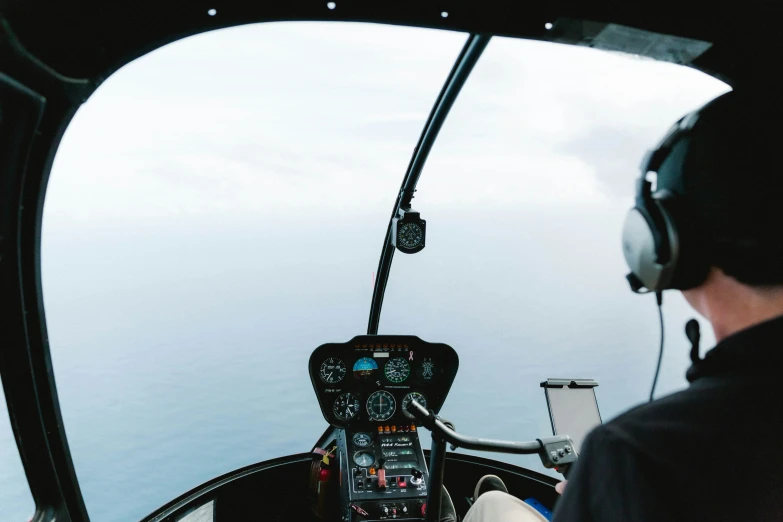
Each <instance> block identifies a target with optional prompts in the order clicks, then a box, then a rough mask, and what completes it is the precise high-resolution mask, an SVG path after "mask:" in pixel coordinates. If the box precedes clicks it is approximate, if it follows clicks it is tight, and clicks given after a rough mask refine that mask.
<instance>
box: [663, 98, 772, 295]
mask: <svg viewBox="0 0 783 522" xmlns="http://www.w3.org/2000/svg"><path fill="white" fill-rule="evenodd" d="M781 158H783V110H781V103H780V98H779V95H777V94H773V93H769V92H766V93H765V92H760V91H756V90H748V91H744V92H743V91H737V92H730V93H727V94H724V95H723V96H720V97H718V98H717V99H715V100H713V101H712V102H710V103H709V104H707V105H706V106H705V107H704V108H702V110H701V111H700V113H699V118H698V120H697V122H696V124H695V126H694V127H693V129H692V131H691V132H690V134H688V135H687V137H686V138H685V139H683V140H682V141H681V142H679V143H678V144H677V145H675V147H674V149H673V150H672V152H671V154H670V155H669V157H668V158H667V159H666V160H665V161H664V162H663V164H662V165H661V168H660V169H659V172H658V187H659V188H661V187H666V188H670V189H671V190H673V191H674V192H677V193H679V194H680V195H681V196H682V198H683V200H684V201H683V203H684V209H685V217H686V218H687V219H688V220H691V221H692V222H691V224H690V225H691V226H692V227H693V232H695V234H694V235H692V236H691V237H696V238H697V239H696V241H697V242H698V246H699V248H700V249H701V251H702V253H703V254H704V255H705V256H706V261H707V262H708V263H709V264H710V265H711V266H715V267H718V268H720V269H722V270H723V271H724V272H725V273H726V274H727V275H730V276H732V277H734V278H735V279H737V280H738V281H740V282H742V283H745V284H748V285H753V286H773V285H783V168H782V167H781V164H782V163H783V161H781Z"/></svg>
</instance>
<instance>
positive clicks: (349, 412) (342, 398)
mask: <svg viewBox="0 0 783 522" xmlns="http://www.w3.org/2000/svg"><path fill="white" fill-rule="evenodd" d="M361 407H362V404H361V403H360V402H359V397H357V396H356V395H354V394H353V393H341V394H340V395H338V396H337V398H336V399H335V400H334V405H333V406H332V413H334V416H335V417H337V418H338V419H340V420H342V421H349V420H351V419H353V418H354V417H356V414H357V413H359V410H360V409H361Z"/></svg>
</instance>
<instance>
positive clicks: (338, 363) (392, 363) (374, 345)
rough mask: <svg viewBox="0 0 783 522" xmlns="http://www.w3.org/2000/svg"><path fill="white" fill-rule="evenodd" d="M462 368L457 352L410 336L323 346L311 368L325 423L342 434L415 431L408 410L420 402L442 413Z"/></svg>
mask: <svg viewBox="0 0 783 522" xmlns="http://www.w3.org/2000/svg"><path fill="white" fill-rule="evenodd" d="M458 368H459V357H458V356H457V352H455V351H454V349H453V348H452V347H450V346H448V345H446V344H442V343H428V342H426V341H422V340H421V339H419V338H418V337H416V336H410V335H360V336H357V337H354V338H353V339H351V340H350V341H348V342H347V343H329V344H323V345H321V346H319V347H318V348H316V350H315V351H314V352H313V354H312V355H311V356H310V364H309V370H310V380H311V382H312V383H313V388H314V389H315V394H316V396H317V397H318V403H319V405H320V406H321V412H322V413H323V416H324V419H326V421H327V422H328V423H329V424H331V425H332V426H335V427H338V428H349V427H353V428H356V427H358V426H362V427H367V426H368V425H371V426H380V427H383V428H385V427H386V426H391V427H393V428H396V426H397V425H398V424H400V423H403V424H404V425H406V426H410V425H414V424H415V421H414V419H413V418H412V417H410V416H409V415H408V413H407V411H405V406H406V405H407V404H408V403H409V402H410V401H411V400H412V399H415V400H416V401H418V402H419V403H420V404H422V406H425V407H427V408H429V409H431V410H434V411H435V412H437V411H439V410H440V408H441V406H443V402H444V401H445V400H446V395H447V394H448V392H449V389H450V388H451V384H452V383H453V382H454V378H455V377H456V375H457V369H458ZM387 430H388V428H387ZM373 431H375V430H373ZM378 431H380V430H378Z"/></svg>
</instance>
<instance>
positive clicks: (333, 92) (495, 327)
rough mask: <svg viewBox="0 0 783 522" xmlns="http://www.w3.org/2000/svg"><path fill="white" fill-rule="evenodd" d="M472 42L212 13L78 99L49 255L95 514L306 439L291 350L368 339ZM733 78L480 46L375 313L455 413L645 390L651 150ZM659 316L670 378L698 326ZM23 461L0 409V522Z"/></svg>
mask: <svg viewBox="0 0 783 522" xmlns="http://www.w3.org/2000/svg"><path fill="white" fill-rule="evenodd" d="M465 39H466V35H464V34H459V33H450V32H441V31H435V30H425V29H414V28H402V27H385V26H379V25H370V24H320V23H274V24H262V25H250V26H243V27H238V28H232V29H224V30H220V31H215V32H212V33H209V34H203V35H198V36H194V37H191V38H187V39H185V40H182V41H180V42H176V43H174V44H171V45H169V46H166V47H165V48H162V49H159V50H157V51H154V52H152V53H150V54H148V55H147V56H144V57H142V58H140V59H138V60H136V61H135V62H133V63H131V64H128V65H127V66H125V67H123V68H122V69H121V70H119V71H118V72H116V73H115V74H114V75H112V76H111V77H110V78H108V79H107V81H106V82H105V83H104V84H103V85H101V86H100V88H99V89H98V90H97V92H96V93H95V94H94V95H93V96H92V97H91V98H90V99H89V100H88V101H87V103H85V104H84V106H83V107H82V108H81V109H80V110H79V112H78V113H77V114H76V116H75V118H74V120H73V122H72V124H71V125H70V127H69V128H68V130H67V131H66V134H65V136H64V138H63V141H62V144H61V146H60V150H59V151H58V153H57V156H56V158H55V162H54V166H53V169H52V174H51V178H50V183H49V187H48V192H47V201H46V205H45V208H44V229H43V239H42V271H43V290H44V302H45V308H46V314H47V322H48V329H49V336H50V340H51V344H52V348H51V349H52V357H53V361H54V367H55V375H56V378H57V380H58V389H59V393H60V400H61V405H62V409H63V415H64V420H65V423H66V429H67V432H68V436H69V441H70V444H71V449H72V452H73V455H74V461H75V465H76V469H77V474H78V475H79V479H80V483H81V485H82V488H83V491H84V494H85V498H86V499H87V504H88V509H90V511H91V513H92V514H93V519H95V520H127V519H128V518H131V519H132V518H134V517H135V518H140V517H141V516H143V515H144V514H146V513H148V512H149V511H151V510H152V509H154V508H155V507H157V506H159V505H161V504H163V503H164V502H166V501H167V500H169V499H171V498H173V497H174V496H176V495H178V494H180V493H181V492H183V491H185V490H186V489H188V488H190V487H193V486H195V485H197V484H199V483H200V482H203V481H205V480H208V479H209V478H211V477H214V476H215V475H217V474H219V473H223V472H226V471H229V470H230V469H234V468H236V467H239V466H242V465H246V464H249V463H252V462H255V461H258V460H263V459H265V458H272V457H275V456H279V455H280V454H284V453H294V452H296V451H301V450H302V449H303V448H304V449H307V448H308V444H312V441H313V440H315V438H316V437H317V436H318V435H319V434H320V431H322V430H323V427H324V425H323V424H324V422H323V419H322V418H320V417H319V414H318V410H317V405H316V404H315V398H314V396H313V395H312V392H311V390H309V389H308V385H309V383H308V382H307V379H306V377H305V376H304V375H303V374H302V370H303V368H305V361H306V360H307V357H308V356H309V353H310V351H311V350H312V349H314V348H315V347H316V346H318V345H319V344H321V343H322V342H342V341H345V340H347V339H349V338H350V337H352V336H353V335H356V334H360V333H363V331H364V329H365V328H366V320H367V314H368V311H369V302H370V296H371V293H372V286H371V282H372V277H373V273H374V271H375V269H376V267H377V261H378V255H379V253H380V248H381V242H382V240H383V237H384V234H385V231H386V225H387V223H388V219H389V214H390V213H391V208H392V205H393V203H394V200H395V197H396V194H397V191H398V190H399V185H400V182H401V180H402V177H403V175H404V172H405V169H406V167H407V165H408V162H409V160H410V156H411V154H412V152H413V148H414V146H415V144H416V142H417V140H418V137H419V134H420V132H421V129H422V126H423V124H424V122H425V120H426V118H427V115H428V113H429V110H430V108H431V106H432V103H433V102H434V100H435V99H436V97H437V95H438V92H439V90H440V87H441V85H442V83H443V81H444V80H445V78H446V76H447V74H448V72H449V70H450V68H451V65H452V63H453V61H454V59H455V58H456V57H457V55H458V53H459V51H460V49H461V46H462V45H463V43H464V42H465ZM727 90H728V87H727V86H726V85H725V84H723V83H721V82H719V81H717V80H715V79H713V78H710V77H709V76H706V75H704V74H702V73H700V72H698V71H695V70H692V69H688V68H685V67H680V66H675V65H672V64H665V63H657V62H653V61H650V60H648V59H644V58H639V57H635V56H626V55H620V54H617V53H606V52H601V51H597V50H593V49H585V48H574V47H569V46H564V45H558V44H550V43H541V42H526V41H519V40H513V39H506V38H494V39H493V40H492V41H491V42H490V44H489V46H488V47H487V49H486V51H485V52H484V55H483V56H482V58H481V60H480V61H479V63H478V64H477V65H476V67H475V70H474V72H473V75H472V76H471V77H470V79H469V80H468V82H467V84H466V85H465V87H464V89H463V91H462V93H461V95H460V97H459V98H458V100H457V101H456V103H455V105H454V108H453V110H452V112H451V114H450V115H449V117H448V119H447V121H446V123H445V125H444V127H443V129H442V131H441V134H440V137H439V139H438V141H437V142H436V144H435V146H434V148H433V151H432V153H431V156H430V159H429V161H428V163H427V166H426V167H425V169H424V172H423V175H422V178H421V181H420V183H419V186H418V192H417V194H416V198H415V199H414V202H413V205H414V208H416V209H417V210H419V211H420V212H421V213H422V217H423V218H424V219H427V221H428V238H427V248H425V250H424V251H423V252H422V253H421V254H416V255H415V256H403V255H397V256H396V257H395V261H394V266H393V268H392V275H391V278H390V283H389V287H388V290H387V298H386V302H385V306H384V313H383V316H382V319H381V327H380V331H381V333H414V334H416V335H419V336H421V337H422V338H423V339H426V340H428V341H432V342H440V341H442V342H447V343H450V344H452V346H454V347H455V348H456V349H457V350H458V352H459V353H460V357H461V361H462V363H461V370H460V375H459V376H458V378H457V382H456V383H455V386H454V387H453V388H452V392H451V395H450V398H449V401H447V404H446V407H448V408H449V410H448V417H449V418H451V419H452V420H456V421H457V425H458V427H459V426H484V427H485V428H484V429H485V430H486V433H482V434H478V433H477V434H476V435H485V436H496V437H498V438H505V439H507V438H510V435H509V431H510V430H512V429H513V430H515V431H514V432H515V433H520V434H529V435H530V437H528V438H533V436H537V435H538V431H540V430H542V429H547V423H548V419H547V418H546V413H545V410H542V406H543V400H542V399H541V398H540V397H539V396H538V395H539V394H540V390H539V389H538V380H541V378H547V377H562V376H565V375H571V376H573V375H580V376H585V377H593V378H597V379H599V382H600V383H601V387H599V392H598V393H599V404H601V406H602V413H603V414H604V415H605V418H611V417H612V416H614V415H616V414H617V413H619V412H621V411H622V410H624V409H626V408H628V407H630V406H632V405H633V404H635V403H638V402H640V401H641V400H644V398H645V397H646V394H647V393H649V379H650V377H651V374H652V371H653V363H654V360H655V358H656V356H657V351H656V350H657V331H658V330H657V329H658V325H657V323H656V320H657V316H656V315H655V314H654V307H653V305H652V303H651V302H650V301H649V300H646V301H645V300H643V298H639V297H637V296H633V295H631V294H630V292H628V290H627V288H626V286H625V282H624V280H623V276H624V274H625V270H626V268H625V266H624V261H623V259H622V254H621V249H620V241H619V235H620V229H621V224H622V219H623V217H624V214H625V212H626V211H627V209H628V208H629V207H630V206H631V204H632V199H633V183H634V179H635V177H636V176H638V165H639V162H640V160H641V157H642V155H643V153H644V152H645V151H646V150H647V149H649V148H651V147H652V146H654V145H655V143H656V142H657V141H658V140H659V139H660V137H662V136H663V134H664V133H665V132H666V130H667V129H668V128H669V126H670V125H671V124H672V123H674V121H676V120H677V119H678V118H679V117H681V116H682V115H683V114H685V113H686V112H688V111H690V110H693V109H695V108H697V107H699V106H700V105H701V104H703V103H705V102H707V101H709V100H711V99H712V98H714V97H716V96H718V95H719V94H721V93H723V92H726V91H727ZM665 306H666V315H667V327H668V326H672V328H671V329H667V332H668V333H667V345H670V346H671V351H667V352H666V357H665V359H664V366H663V371H662V376H661V384H660V390H661V392H662V393H665V392H671V391H674V390H676V389H679V388H681V387H682V386H684V384H685V381H684V379H683V373H684V369H685V368H686V367H687V364H688V363H687V348H686V347H685V346H684V336H683V335H682V332H681V326H682V324H684V322H685V320H686V319H687V318H689V317H690V315H689V314H690V312H689V311H688V310H687V306H686V305H685V304H684V302H683V301H682V299H681V298H680V297H679V296H678V295H676V294H675V295H673V296H671V297H669V296H667V298H666V305H665ZM708 341H709V332H707V333H706V334H705V344H706V343H707V342H708ZM536 379H538V380H536ZM519 382H528V383H530V385H529V386H527V385H526V386H520V385H519ZM303 383H304V384H303ZM488 383H490V384H491V385H488ZM270 396H274V397H276V400H275V401H273V402H274V404H271V402H270V401H269V397H270ZM533 402H535V404H536V407H535V408H533V407H532V406H530V404H532V403H533ZM484 403H491V404H492V406H493V407H491V408H487V407H484V406H483V405H484ZM509 410H512V411H516V412H519V415H515V416H512V420H505V421H504V423H501V422H498V420H497V416H498V412H503V413H507V412H508V411H509ZM4 415H5V414H4V412H0V417H2V416H4ZM270 419H274V426H275V429H272V428H270V427H269V424H270V422H269V421H270ZM515 423H516V424H515ZM533 431H536V433H535V434H534V433H532V432H533ZM259 440H264V441H265V444H262V445H259V442H258V441H259ZM150 448H154V450H151V449H150ZM15 451H16V450H15V447H14V444H13V438H12V436H11V434H10V429H9V428H8V426H7V425H4V424H3V421H2V419H0V505H10V506H12V510H11V511H9V512H5V513H4V512H3V511H2V510H0V521H5V520H12V519H18V518H20V517H21V515H18V514H19V513H26V512H29V510H30V506H31V502H30V500H29V494H26V492H25V491H24V482H23V479H22V478H21V477H22V471H21V466H20V465H19V461H18V456H17V455H16V452H15ZM194 455H195V456H196V457H195V458H194ZM514 462H518V461H514ZM528 464H529V463H528ZM150 469H154V470H155V473H154V474H150V473H149V470H150ZM153 475H154V477H153ZM129 488H137V489H138V490H139V491H140V492H143V493H145V494H146V497H145V495H138V497H139V499H141V498H142V497H143V498H144V500H143V501H142V500H139V499H128V498H127V495H126V494H125V493H126V492H127V491H128V490H129ZM3 491H5V492H6V493H5V495H6V497H5V498H3V495H4V493H3ZM134 501H135V502H136V503H134ZM12 515H13V516H12Z"/></svg>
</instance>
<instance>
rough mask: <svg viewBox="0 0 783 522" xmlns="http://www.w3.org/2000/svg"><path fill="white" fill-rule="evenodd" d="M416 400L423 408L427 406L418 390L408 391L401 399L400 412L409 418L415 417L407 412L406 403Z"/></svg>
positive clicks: (425, 400)
mask: <svg viewBox="0 0 783 522" xmlns="http://www.w3.org/2000/svg"><path fill="white" fill-rule="evenodd" d="M414 400H415V401H416V402H418V403H419V404H421V405H422V406H424V407H425V408H426V407H427V399H426V398H425V397H424V395H422V394H421V393H419V392H410V393H409V394H408V395H406V396H405V398H404V399H402V413H404V414H405V416H406V417H408V418H409V419H415V418H416V417H414V416H413V415H411V414H410V413H408V405H409V404H410V403H411V401H414Z"/></svg>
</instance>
